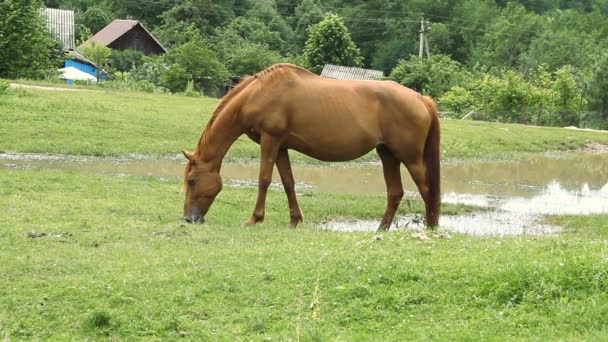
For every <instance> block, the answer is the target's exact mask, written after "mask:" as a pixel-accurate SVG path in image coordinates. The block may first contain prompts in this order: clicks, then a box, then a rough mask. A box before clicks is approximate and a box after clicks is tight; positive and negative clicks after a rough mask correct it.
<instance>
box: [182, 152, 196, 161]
mask: <svg viewBox="0 0 608 342" xmlns="http://www.w3.org/2000/svg"><path fill="white" fill-rule="evenodd" d="M182 153H183V154H184V157H186V159H188V160H189V161H191V162H194V155H193V154H192V152H188V151H186V150H182Z"/></svg>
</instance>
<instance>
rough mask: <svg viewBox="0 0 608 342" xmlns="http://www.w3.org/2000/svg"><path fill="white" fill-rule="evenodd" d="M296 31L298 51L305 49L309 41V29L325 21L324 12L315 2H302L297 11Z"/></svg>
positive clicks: (306, 0) (308, 0)
mask: <svg viewBox="0 0 608 342" xmlns="http://www.w3.org/2000/svg"><path fill="white" fill-rule="evenodd" d="M295 17H296V25H295V26H296V29H295V32H294V34H295V42H296V45H297V48H298V50H300V49H302V48H304V44H305V43H306V39H308V32H307V31H308V27H309V26H311V25H314V24H316V23H318V22H319V21H321V20H322V19H323V12H322V11H321V9H320V8H319V6H318V5H317V4H316V3H315V1H314V0H302V2H301V3H300V4H299V5H298V7H296V9H295Z"/></svg>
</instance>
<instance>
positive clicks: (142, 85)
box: [133, 80, 156, 93]
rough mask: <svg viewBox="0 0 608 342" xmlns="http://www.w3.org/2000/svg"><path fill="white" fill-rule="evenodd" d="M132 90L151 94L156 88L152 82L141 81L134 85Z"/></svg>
mask: <svg viewBox="0 0 608 342" xmlns="http://www.w3.org/2000/svg"><path fill="white" fill-rule="evenodd" d="M133 90H136V91H143V92H146V93H153V92H154V91H155V90H156V86H155V85H154V83H152V82H149V81H146V80H141V81H137V82H135V83H134V85H133Z"/></svg>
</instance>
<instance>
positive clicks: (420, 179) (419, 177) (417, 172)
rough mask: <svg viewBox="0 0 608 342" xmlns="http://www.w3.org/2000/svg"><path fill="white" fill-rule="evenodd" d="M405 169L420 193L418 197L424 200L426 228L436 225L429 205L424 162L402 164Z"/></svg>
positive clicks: (429, 199)
mask: <svg viewBox="0 0 608 342" xmlns="http://www.w3.org/2000/svg"><path fill="white" fill-rule="evenodd" d="M404 164H405V167H406V168H407V169H408V171H409V172H410V175H411V176H412V179H413V180H414V183H416V186H417V187H418V191H419V192H420V195H421V196H422V199H423V200H424V205H425V207H426V224H427V226H429V227H431V226H435V225H437V222H436V221H437V219H436V217H434V214H433V210H434V209H433V206H432V203H430V201H431V198H430V190H429V185H428V182H427V179H426V166H425V165H424V161H422V160H418V161H416V162H412V163H404Z"/></svg>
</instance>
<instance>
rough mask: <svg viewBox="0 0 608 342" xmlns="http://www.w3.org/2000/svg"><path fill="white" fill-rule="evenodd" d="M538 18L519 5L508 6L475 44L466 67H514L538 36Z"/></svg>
mask: <svg viewBox="0 0 608 342" xmlns="http://www.w3.org/2000/svg"><path fill="white" fill-rule="evenodd" d="M539 26H540V18H539V16H538V15H536V14H534V13H530V12H528V11H526V9H525V8H524V7H523V6H521V5H518V4H515V3H512V2H509V3H508V4H507V6H506V7H505V8H504V9H503V10H502V11H501V12H500V15H499V16H497V17H495V18H493V19H492V21H491V22H490V23H488V26H487V27H486V32H485V33H484V34H483V36H481V38H480V39H479V40H478V41H477V42H476V44H475V45H474V47H473V49H472V51H471V58H470V60H469V63H471V64H474V63H480V64H483V65H487V66H496V67H500V66H507V67H509V68H511V67H515V66H516V65H517V63H518V62H519V60H520V57H521V55H522V54H523V53H525V52H526V51H527V49H528V47H529V45H530V42H531V41H532V39H533V38H534V36H535V35H536V33H537V32H538V29H539Z"/></svg>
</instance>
